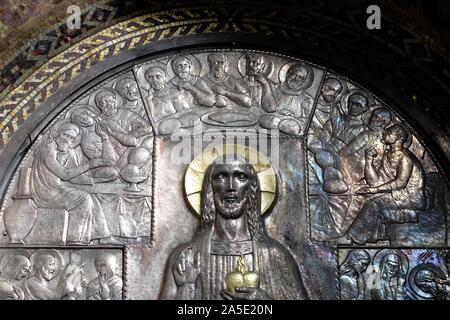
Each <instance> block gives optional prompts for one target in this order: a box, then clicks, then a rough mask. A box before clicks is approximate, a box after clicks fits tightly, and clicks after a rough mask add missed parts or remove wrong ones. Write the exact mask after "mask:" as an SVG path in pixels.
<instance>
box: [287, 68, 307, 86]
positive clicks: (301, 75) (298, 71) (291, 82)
mask: <svg viewBox="0 0 450 320" xmlns="http://www.w3.org/2000/svg"><path fill="white" fill-rule="evenodd" d="M306 76H307V71H306V70H305V69H303V68H298V67H293V68H290V69H289V71H288V72H287V74H286V87H288V88H289V89H292V90H300V89H301V88H302V85H303V82H305V79H306Z"/></svg>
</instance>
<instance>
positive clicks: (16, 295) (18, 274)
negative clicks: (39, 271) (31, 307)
mask: <svg viewBox="0 0 450 320" xmlns="http://www.w3.org/2000/svg"><path fill="white" fill-rule="evenodd" d="M30 271H31V262H30V259H29V258H28V257H27V256H25V255H24V254H21V253H17V252H15V251H12V252H8V253H6V254H5V255H4V256H3V257H2V259H1V261H0V299H2V300H23V299H24V298H25V295H24V292H23V288H22V285H21V283H20V282H21V281H22V280H23V279H25V278H26V277H27V276H28V275H29V273H30Z"/></svg>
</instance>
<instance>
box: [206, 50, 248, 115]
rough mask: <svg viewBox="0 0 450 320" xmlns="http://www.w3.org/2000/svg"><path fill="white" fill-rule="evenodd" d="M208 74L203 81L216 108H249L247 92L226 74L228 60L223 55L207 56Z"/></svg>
mask: <svg viewBox="0 0 450 320" xmlns="http://www.w3.org/2000/svg"><path fill="white" fill-rule="evenodd" d="M208 63H209V73H208V74H207V75H206V76H205V77H203V80H204V81H205V82H206V83H207V84H208V86H209V87H210V88H211V89H212V90H213V92H214V93H215V95H216V104H215V106H216V107H219V108H222V107H230V106H236V105H237V106H241V107H246V108H249V107H251V102H252V101H251V99H250V95H249V93H248V91H247V90H246V89H245V88H244V87H243V86H242V85H241V84H240V83H239V80H237V79H236V78H235V77H233V76H232V75H231V74H230V73H229V72H228V67H229V64H228V59H227V57H226V56H225V55H224V54H223V53H219V52H217V53H211V54H210V55H209V56H208Z"/></svg>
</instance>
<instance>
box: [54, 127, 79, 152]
mask: <svg viewBox="0 0 450 320" xmlns="http://www.w3.org/2000/svg"><path fill="white" fill-rule="evenodd" d="M77 135H78V134H77V132H75V131H74V130H67V131H63V132H61V133H60V134H59V135H58V137H57V138H56V140H55V142H56V146H57V148H58V150H59V151H61V152H66V151H67V150H68V149H70V148H72V147H73V144H74V143H75V139H76V138H77Z"/></svg>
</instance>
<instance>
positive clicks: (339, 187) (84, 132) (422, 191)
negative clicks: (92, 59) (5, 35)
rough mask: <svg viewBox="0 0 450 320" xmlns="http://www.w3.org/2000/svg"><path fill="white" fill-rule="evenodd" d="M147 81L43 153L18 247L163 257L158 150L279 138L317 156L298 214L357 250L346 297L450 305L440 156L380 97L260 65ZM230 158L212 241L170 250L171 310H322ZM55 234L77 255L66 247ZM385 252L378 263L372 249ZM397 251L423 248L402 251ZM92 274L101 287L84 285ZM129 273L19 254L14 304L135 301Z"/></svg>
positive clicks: (87, 105)
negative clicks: (179, 144) (101, 248)
mask: <svg viewBox="0 0 450 320" xmlns="http://www.w3.org/2000/svg"><path fill="white" fill-rule="evenodd" d="M199 57H200V58H201V59H202V60H203V61H205V62H206V63H207V66H208V68H204V67H203V66H202V64H201V63H200V60H199ZM277 59H278V60H277ZM205 67H206V66H205ZM134 74H135V76H136V78H134V76H132V75H131V72H130V73H127V74H122V75H120V76H119V77H116V78H114V79H113V80H112V81H108V82H107V84H105V85H102V86H101V87H100V88H99V89H97V90H96V91H94V92H92V93H90V94H89V96H84V98H81V99H80V100H79V102H78V103H75V104H73V105H72V106H71V107H70V108H68V110H67V111H64V112H63V113H62V115H61V116H59V117H58V119H57V120H56V121H54V123H53V124H52V125H51V126H50V127H49V129H47V130H46V131H45V133H44V134H42V135H41V137H40V138H39V139H38V140H37V142H36V143H35V144H34V145H33V146H32V152H30V153H29V155H27V157H26V160H25V161H24V162H23V165H22V167H21V168H20V173H19V174H18V175H17V177H18V178H17V179H16V180H17V181H16V190H17V191H16V193H15V195H13V196H12V197H11V199H10V200H11V203H12V204H11V205H10V206H9V208H7V209H6V211H5V213H4V222H5V227H6V232H7V234H8V236H9V239H10V243H16V244H17V243H20V244H45V245H52V244H58V245H60V244H63V245H90V244H95V245H102V244H105V245H110V244H112V245H124V244H128V243H133V244H148V243H149V242H150V240H153V239H151V235H152V232H151V227H152V226H151V221H152V217H151V216H152V214H153V213H152V212H153V208H152V199H151V198H152V197H153V196H155V197H158V195H157V194H155V195H153V194H152V185H151V184H152V175H153V172H152V166H153V152H154V149H153V148H154V147H153V145H154V137H155V136H165V135H171V134H174V133H180V132H183V131H184V132H185V133H186V134H187V135H192V134H193V132H192V128H193V127H195V126H196V124H200V123H202V124H205V125H209V126H212V127H214V128H216V129H219V130H224V129H227V128H231V129H240V128H244V129H245V128H248V127H252V128H253V127H256V128H258V129H261V128H263V129H276V130H278V131H280V132H281V133H282V134H281V135H280V136H281V137H283V139H285V138H286V137H288V136H291V137H290V138H292V136H296V138H298V139H297V140H298V141H301V142H302V143H304V146H305V147H306V149H307V151H306V153H307V157H306V160H305V162H306V163H304V164H303V166H302V167H298V168H295V169H296V170H298V171H299V172H301V173H302V174H301V176H302V177H308V178H307V179H309V180H308V181H306V183H305V186H307V187H306V188H307V189H308V190H305V192H306V193H307V197H308V199H309V201H308V204H305V205H309V212H307V211H308V210H307V209H306V208H302V209H301V210H299V208H298V207H295V208H290V207H289V208H287V209H285V210H292V211H296V210H297V211H301V212H300V213H299V214H304V215H305V216H306V215H308V214H309V217H308V218H309V220H310V230H311V237H312V239H310V240H312V241H313V242H316V243H319V244H320V245H325V247H328V248H331V249H330V250H334V249H336V246H338V245H346V247H347V246H348V247H347V249H342V248H341V247H339V248H338V249H337V251H338V253H339V254H341V253H344V255H345V257H342V261H339V263H338V264H337V266H335V267H336V268H337V269H338V273H339V279H338V287H339V296H340V298H341V299H387V300H397V299H449V295H450V293H449V292H450V291H449V286H450V269H449V251H448V250H447V251H446V250H425V249H417V247H424V246H425V245H429V244H432V245H436V246H439V245H446V244H445V239H446V236H445V233H446V226H445V215H446V212H445V210H446V209H445V208H437V207H433V206H432V205H431V203H430V199H434V198H435V197H436V194H437V192H436V190H433V189H430V187H429V183H428V182H427V181H428V180H429V177H430V174H431V173H435V174H438V175H439V173H437V169H436V168H435V167H434V165H430V164H428V167H425V166H424V163H425V161H424V157H425V155H426V151H425V150H424V148H423V146H422V145H421V143H420V142H419V141H418V140H417V139H416V138H415V137H414V136H413V134H412V132H411V130H410V129H409V128H408V127H407V126H406V125H405V124H404V123H402V121H400V120H399V119H398V118H397V117H396V116H395V115H394V113H393V112H392V111H391V110H390V109H389V108H387V107H385V106H384V105H382V104H380V102H379V101H377V100H376V99H375V98H374V97H373V96H372V95H371V94H370V93H368V92H367V91H364V90H361V89H359V88H357V87H355V86H354V85H353V84H351V83H350V82H349V81H347V80H345V79H343V78H340V77H338V76H336V75H333V74H330V73H328V74H327V73H326V72H325V71H324V70H322V69H320V68H316V67H313V66H311V65H309V64H306V63H304V62H301V61H293V60H292V61H289V62H287V60H286V59H284V60H283V59H281V58H280V57H275V56H271V55H268V54H262V53H257V52H247V53H243V54H242V53H240V52H233V53H232V54H231V53H230V54H229V53H227V52H219V51H212V52H208V53H199V54H187V55H181V56H175V57H171V58H170V59H167V58H162V59H157V60H153V61H151V62H150V63H143V64H142V65H139V66H135V67H134ZM274 74H276V76H274ZM135 79H136V80H135ZM274 79H276V81H275V80H274ZM141 97H143V99H141ZM262 131H265V130H261V132H262ZM162 140H163V139H162ZM158 152H164V150H163V151H161V150H158ZM292 152H303V150H300V149H293V151H292ZM156 156H158V155H156ZM234 156H236V154H235V155H234ZM219 160H221V159H219V158H218V159H216V160H215V161H213V162H211V163H209V165H208V167H207V169H206V172H205V173H204V178H203V180H202V194H201V214H200V222H199V227H198V230H197V232H196V233H195V234H194V235H193V237H192V238H191V240H190V241H188V242H184V243H182V244H179V243H176V244H170V248H172V252H171V254H170V255H169V253H168V259H167V263H166V270H165V275H164V279H163V281H162V287H161V288H160V292H159V297H160V298H165V299H250V300H251V299H308V298H311V295H310V292H308V286H307V285H305V283H306V282H307V280H306V278H305V277H304V275H303V274H302V273H301V272H300V270H301V268H299V265H300V264H301V263H300V262H299V261H298V260H297V259H296V257H294V254H293V253H292V252H293V250H290V249H292V248H287V246H286V245H285V244H282V243H281V241H278V240H275V239H274V238H272V237H271V236H270V235H269V233H268V231H267V229H268V228H267V227H266V220H265V218H264V217H263V216H262V213H263V212H261V194H262V189H261V185H260V181H259V180H258V174H257V172H256V169H255V166H254V165H253V164H252V163H250V162H249V160H248V159H246V158H244V157H240V156H238V157H231V156H230V155H228V156H227V161H225V163H222V162H221V161H219ZM430 162H431V161H430ZM288 165H289V164H288ZM430 168H431V169H430ZM427 169H428V171H427ZM281 170H283V168H282V169H281ZM430 170H431V171H432V172H430ZM304 171H309V172H308V174H306V173H305V174H303V173H304ZM305 179H306V178H305ZM180 181H181V179H180ZM274 181H275V182H274V183H275V184H276V183H277V182H276V181H277V179H276V178H275V177H274ZM178 187H180V186H175V187H174V188H178ZM180 188H181V187H180ZM275 189H276V188H275ZM178 191H179V190H178ZM180 194H181V193H180ZM288 196H289V195H288ZM433 197H434V198H433ZM277 200H278V198H277V197H275V202H276V201H277ZM296 203H298V202H296ZM272 209H273V210H282V209H280V207H276V205H275V204H274V205H273V206H272V207H271V210H272ZM166 214H168V215H170V212H168V213H166ZM274 215H276V213H274ZM58 217H62V218H61V223H59V224H58V223H56V222H55V221H57V220H58ZM424 219H425V220H424ZM423 221H425V222H423ZM289 224H290V225H295V224H296V221H289ZM55 225H56V227H55ZM52 228H55V229H52ZM408 228H410V229H408ZM411 228H412V229H411ZM305 230H306V228H305ZM405 230H407V231H405ZM305 233H306V231H305ZM55 234H56V235H57V238H58V239H59V240H61V241H59V240H58V239H57V240H58V241H53V238H52V240H50V237H52V236H53V235H55ZM156 240H158V239H156ZM185 240H186V239H185ZM371 243H377V244H378V245H379V247H378V249H370V248H368V247H367V249H366V248H364V247H363V246H365V245H367V244H371ZM355 244H356V245H358V248H355V247H352V245H355ZM397 244H398V245H401V246H402V247H411V248H416V249H409V251H408V250H406V249H401V250H399V249H393V248H387V247H390V246H392V245H397ZM176 245H178V246H176ZM174 247H175V249H173V248H174ZM383 247H384V248H383ZM417 252H421V253H422V254H421V255H420V257H419V256H418V254H416V253H417ZM432 257H435V260H432ZM66 260H67V259H66ZM88 266H89V267H90V268H95V270H96V271H95V272H96V273H95V274H97V277H91V278H89V279H86V278H85V277H84V275H83V274H84V270H85V268H87V267H88ZM117 268H118V267H117V257H116V256H114V255H111V254H109V253H108V254H103V253H99V254H98V255H97V256H95V258H92V257H89V258H87V259H85V260H83V261H82V259H81V256H79V255H77V254H76V253H72V254H71V256H70V261H68V262H64V259H63V258H62V256H61V255H60V254H59V253H58V251H55V250H43V249H40V250H36V251H33V252H32V254H31V253H27V252H26V251H23V250H22V251H20V250H18V249H11V252H10V253H6V254H4V256H3V258H2V259H1V261H0V278H1V280H0V295H1V297H4V298H5V299H120V298H121V296H122V280H121V275H119V274H117ZM91 274H92V273H91Z"/></svg>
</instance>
